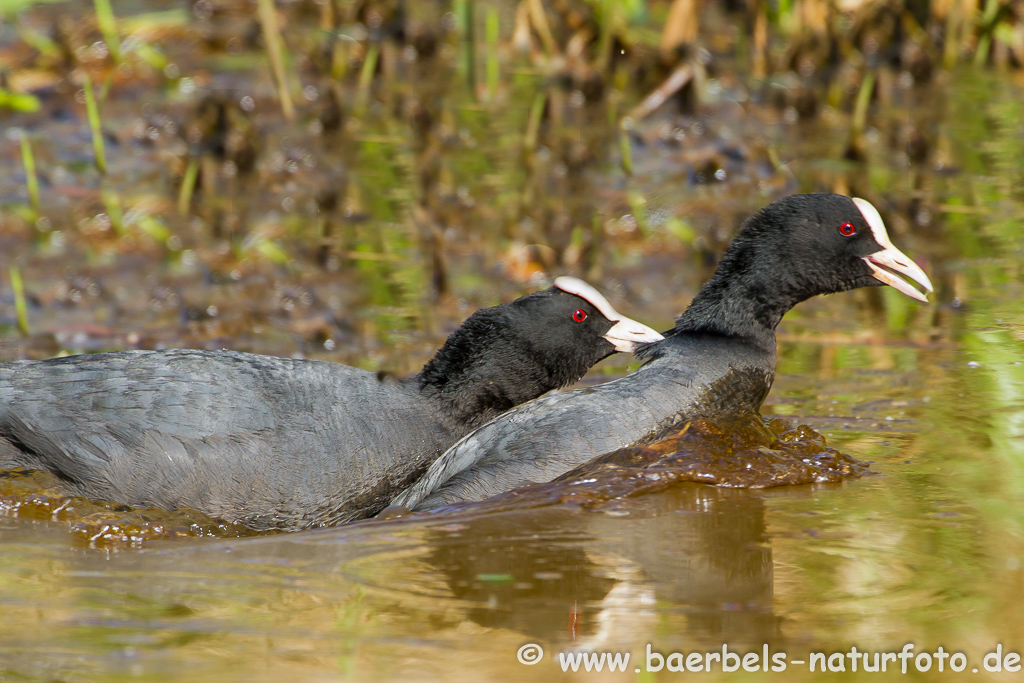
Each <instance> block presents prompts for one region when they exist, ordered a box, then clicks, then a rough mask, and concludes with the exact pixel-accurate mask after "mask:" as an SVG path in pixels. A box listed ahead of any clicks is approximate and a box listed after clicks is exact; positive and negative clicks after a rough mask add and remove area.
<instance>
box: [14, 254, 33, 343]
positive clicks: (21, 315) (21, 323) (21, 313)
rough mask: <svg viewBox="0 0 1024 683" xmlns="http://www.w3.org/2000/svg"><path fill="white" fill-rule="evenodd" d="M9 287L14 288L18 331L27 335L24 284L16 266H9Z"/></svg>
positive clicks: (26, 308)
mask: <svg viewBox="0 0 1024 683" xmlns="http://www.w3.org/2000/svg"><path fill="white" fill-rule="evenodd" d="M10 276H11V289H12V290H14V311H15V314H16V315H17V318H18V332H20V333H21V334H22V335H23V336H25V337H27V336H28V335H29V329H28V306H27V305H26V303H25V285H24V283H23V282H22V280H21V270H19V269H18V267H17V266H11V269H10Z"/></svg>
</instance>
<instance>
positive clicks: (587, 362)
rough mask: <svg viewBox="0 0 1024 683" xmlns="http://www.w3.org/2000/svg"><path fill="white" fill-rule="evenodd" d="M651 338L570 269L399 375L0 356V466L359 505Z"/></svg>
mask: <svg viewBox="0 0 1024 683" xmlns="http://www.w3.org/2000/svg"><path fill="white" fill-rule="evenodd" d="M659 338H661V335H659V334H657V333H656V332H654V330H651V329H650V328H647V327H645V326H643V325H640V324H639V323H636V322H634V321H632V320H629V319H628V318H624V317H623V316H620V315H619V314H618V313H617V312H616V311H615V310H614V309H613V308H612V307H611V305H610V304H609V303H608V302H607V300H605V299H604V297H602V296H601V295H600V294H599V293H598V292H597V291H596V290H594V289H593V288H591V287H590V286H589V285H587V284H586V283H584V282H582V281H580V280H577V279H575V278H559V279H558V280H556V286H555V287H552V288H550V289H548V290H545V291H543V292H537V293H534V294H531V295H528V296H525V297H522V298H520V299H517V300H516V301H513V302H510V303H508V304H503V305H501V306H496V307H493V308H488V309H483V310H481V311H477V312H476V313H474V314H473V315H472V316H470V318H468V319H467V320H466V321H465V322H464V323H463V325H462V326H461V327H460V328H459V329H458V330H457V331H456V332H454V333H452V335H451V336H450V337H449V338H448V340H447V341H446V342H445V344H444V346H443V347H442V348H441V349H440V350H439V351H438V353H437V355H435V357H434V358H433V359H431V361H430V362H429V363H427V365H426V366H424V368H423V370H422V371H421V372H420V373H419V374H418V375H417V376H416V377H413V378H409V379H393V378H388V377H381V376H378V375H377V374H375V373H371V372H367V371H364V370H359V369H356V368H352V367H347V366H344V365H339V364H336V363H330V362H325V361H313V360H293V359H286V358H275V357H269V356H260V355H255V354H249V353H239V352H234V351H192V350H169V351H121V352H115V353H102V354H95V355H87V356H73V357H67V358H57V359H50V360H45V361H15V362H5V363H0V468H11V467H25V468H29V469H43V470H49V471H51V472H53V473H54V474H56V475H57V476H58V477H60V478H61V479H62V480H63V482H64V483H65V485H66V487H67V488H68V490H69V491H70V492H72V493H74V494H77V495H81V496H86V497H89V498H100V499H106V500H112V501H116V502H119V503H124V504H128V505H132V506H135V507H155V508H162V509H167V510H170V509H177V508H185V507H188V508H195V509H198V510H200V511H202V512H204V513H206V514H209V515H212V516H214V517H220V518H222V519H225V520H228V521H232V522H240V523H242V524H245V525H247V526H250V527H252V528H255V529H270V528H280V529H298V528H303V527H308V526H319V525H329V524H336V523H340V522H345V521H351V520H354V519H360V518H363V517H366V516H370V515H372V514H374V513H376V512H377V511H378V510H380V509H381V508H382V507H383V506H384V505H386V504H387V502H388V501H389V500H390V499H391V497H392V496H394V495H395V494H396V493H397V492H399V491H400V490H401V489H402V488H403V487H404V486H407V485H408V484H410V483H412V481H414V480H415V478H416V477H417V476H418V475H420V474H422V472H423V471H424V469H425V468H426V467H427V465H429V463H430V462H431V461H432V460H434V459H435V458H436V457H437V456H438V455H440V454H441V453H443V452H444V450H445V449H446V448H448V447H449V446H451V445H452V444H453V443H455V441H457V440H458V439H459V438H460V437H461V436H463V435H464V434H466V433H468V432H469V431H471V430H472V429H474V428H475V427H477V426H479V425H480V424H482V423H484V422H486V421H488V420H490V419H492V418H494V417H495V416H497V415H499V414H500V413H502V412H504V411H506V410H508V409H509V408H511V407H512V406H514V405H517V404H519V403H522V402H523V401H527V400H530V399H532V398H535V397H537V396H539V395H541V394H543V393H544V392H546V391H549V390H551V389H554V388H557V387H561V386H565V385H566V384H569V383H571V382H573V381H575V380H578V379H579V378H580V377H582V376H583V375H584V374H585V373H586V372H587V370H589V368H590V367H591V366H592V365H593V364H594V363H596V362H598V361H599V360H601V359H602V358H604V357H606V356H608V355H609V354H611V353H613V352H615V351H616V350H622V351H631V350H633V349H634V348H635V347H636V345H637V344H638V343H642V342H645V341H651V340H654V339H659Z"/></svg>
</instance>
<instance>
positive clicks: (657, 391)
mask: <svg viewBox="0 0 1024 683" xmlns="http://www.w3.org/2000/svg"><path fill="white" fill-rule="evenodd" d="M647 367H649V366H645V368H642V369H641V370H640V371H638V372H636V373H634V374H633V375H630V376H628V377H624V378H622V379H619V380H615V381H612V382H608V383H606V384H601V385H598V386H595V387H588V388H585V389H577V390H575V391H567V392H562V393H558V394H554V395H551V396H546V397H544V398H540V399H537V400H535V401H531V402H529V403H526V404H523V405H522V406H519V407H518V408H515V409H513V410H511V411H509V412H508V413H505V414H504V415H502V416H500V417H498V418H497V419H495V420H492V421H491V422H489V423H488V424H486V425H483V426H482V427H480V428H479V429H477V430H476V431H474V432H473V433H471V434H469V435H468V436H466V437H464V438H463V439H462V440H461V441H459V442H458V443H457V444H455V445H454V446H452V447H451V448H450V449H448V451H447V452H446V453H445V454H444V455H443V456H441V457H440V458H439V459H438V460H436V461H435V462H434V463H433V464H432V465H431V466H430V468H429V469H428V470H427V472H426V474H424V476H423V477H421V478H420V479H419V480H418V481H417V482H416V483H415V484H414V485H413V486H411V487H409V488H408V489H406V490H405V491H403V492H402V493H401V494H400V495H399V496H398V497H397V498H396V499H395V500H394V501H393V503H392V504H393V505H400V506H403V507H406V508H409V509H422V508H425V507H436V506H437V505H442V504H447V503H450V502H456V501H465V500H480V499H482V498H484V497H486V496H487V495H494V494H495V493H499V492H502V491H507V490H510V489H512V488H515V487H516V486H519V485H522V484H525V483H529V482H531V481H549V480H550V479H552V478H554V477H557V476H558V475H559V474H562V473H564V472H566V471H568V470H570V469H572V468H573V467H575V466H577V465H579V464H582V463H584V462H586V461H587V460H589V459H591V458H593V457H596V456H598V455H601V454H603V453H607V452H609V451H613V450H615V449H617V448H622V447H624V446H628V445H629V444H631V443H635V442H636V441H637V440H639V439H641V438H643V437H644V436H645V435H646V434H647V433H649V432H650V431H652V429H656V428H658V426H659V425H662V424H664V423H669V422H672V421H674V420H676V419H677V418H678V416H679V414H680V413H686V412H687V411H689V410H691V409H692V406H691V405H689V404H687V403H686V402H685V401H682V402H681V401H680V395H681V393H686V390H687V389H689V388H690V387H691V386H692V383H693V377H694V375H693V372H692V371H691V370H689V369H687V368H662V369H661V370H660V371H659V372H652V371H651V370H648V369H647ZM576 425H585V429H583V428H577V427H576ZM485 480H486V481H485ZM437 492H441V493H437ZM442 494H443V495H442Z"/></svg>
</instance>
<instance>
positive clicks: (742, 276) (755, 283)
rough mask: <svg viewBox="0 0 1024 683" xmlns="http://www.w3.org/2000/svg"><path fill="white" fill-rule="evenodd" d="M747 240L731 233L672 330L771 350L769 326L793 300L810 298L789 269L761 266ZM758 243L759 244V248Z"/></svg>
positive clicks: (772, 338)
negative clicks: (737, 340) (717, 261)
mask: <svg viewBox="0 0 1024 683" xmlns="http://www.w3.org/2000/svg"><path fill="white" fill-rule="evenodd" d="M749 242H750V240H749V239H743V238H742V237H741V238H737V240H736V241H734V243H733V245H732V247H730V248H729V249H728V250H727V251H726V253H725V255H724V256H723V257H722V261H721V263H720V264H719V266H718V269H717V270H716V271H715V274H714V275H713V276H712V277H711V279H710V280H708V281H707V282H706V283H704V286H703V287H702V288H701V290H700V292H699V293H698V294H697V296H696V297H695V298H694V299H693V301H692V302H691V303H690V306H689V307H688V308H687V309H686V311H685V312H684V313H683V314H682V315H681V316H680V317H679V318H678V319H677V320H676V325H675V329H674V330H673V333H675V334H680V333H693V334H709V335H718V336H723V337H734V338H737V337H738V338H742V339H745V340H747V341H749V342H751V343H753V344H755V345H756V346H758V347H760V348H763V349H765V350H770V351H773V352H774V350H775V328H776V327H777V326H778V324H779V321H781V320H782V316H784V315H785V314H786V312H787V311H789V309H791V308H793V306H795V305H796V304H798V303H800V302H801V301H804V300H805V299H808V298H810V295H808V294H806V293H804V292H803V291H801V289H802V288H801V287H800V286H799V284H798V283H797V282H796V281H795V278H794V277H793V276H792V273H791V271H788V270H786V269H784V268H767V267H766V265H765V260H764V257H763V255H761V256H760V258H754V254H753V250H752V249H751V246H752V245H750V244H749ZM763 249H764V245H761V250H762V251H763Z"/></svg>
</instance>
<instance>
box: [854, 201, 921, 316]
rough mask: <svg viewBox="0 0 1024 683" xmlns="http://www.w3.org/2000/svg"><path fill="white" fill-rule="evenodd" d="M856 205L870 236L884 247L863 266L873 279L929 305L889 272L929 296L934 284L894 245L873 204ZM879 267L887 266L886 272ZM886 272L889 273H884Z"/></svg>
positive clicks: (860, 203) (906, 284)
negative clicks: (907, 278) (915, 285)
mask: <svg viewBox="0 0 1024 683" xmlns="http://www.w3.org/2000/svg"><path fill="white" fill-rule="evenodd" d="M853 203H854V204H856V205H857V208H858V209H860V212H861V214H863V215H864V220H866V221H867V222H868V225H869V226H871V234H872V235H874V238H875V241H876V242H878V244H879V246H881V247H882V250H881V251H878V252H875V253H874V254H871V255H870V256H866V257H864V262H865V263H867V264H868V266H870V268H871V270H872V271H873V277H874V278H875V279H876V280H880V281H881V282H884V283H885V284H887V285H889V286H890V287H893V288H895V289H896V290H897V291H900V292H903V293H904V294H906V295H907V296H909V297H912V298H914V299H917V300H918V301H928V297H926V296H925V295H924V294H922V293H921V292H919V291H917V289H915V288H914V286H913V285H911V284H910V283H909V282H907V281H906V280H904V279H903V278H901V277H897V276H896V275H893V273H892V272H889V271H893V272H895V273H899V274H900V275H905V276H906V277H909V278H910V279H911V280H913V281H914V282H916V283H917V284H919V285H921V286H922V287H924V288H925V289H926V290H928V291H929V292H930V291H932V283H931V280H929V279H928V276H927V275H925V274H924V271H923V270H921V267H920V266H918V265H917V264H916V263H914V262H913V261H912V260H910V258H909V257H908V256H907V255H906V254H904V253H903V252H902V251H900V250H899V249H897V248H896V247H895V246H894V245H893V243H892V241H891V240H890V239H889V233H888V232H887V231H886V229H885V223H883V222H882V216H881V215H879V213H878V210H877V209H876V208H875V207H874V206H872V205H871V202H869V201H867V200H864V199H859V198H854V200H853ZM879 266H884V268H880V267H879ZM885 268H888V269H889V270H885Z"/></svg>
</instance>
